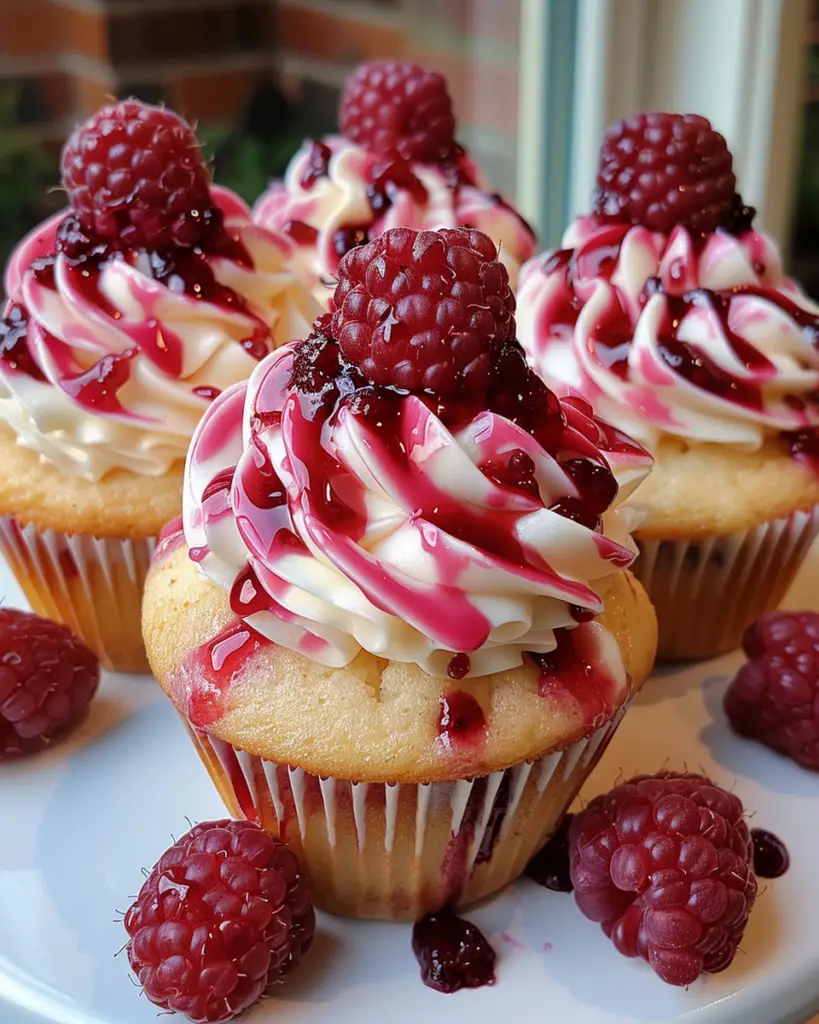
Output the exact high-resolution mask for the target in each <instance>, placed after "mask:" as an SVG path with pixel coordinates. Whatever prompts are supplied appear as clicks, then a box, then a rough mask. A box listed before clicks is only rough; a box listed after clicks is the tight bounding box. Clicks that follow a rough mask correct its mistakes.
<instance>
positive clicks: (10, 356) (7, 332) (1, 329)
mask: <svg viewBox="0 0 819 1024" xmlns="http://www.w3.org/2000/svg"><path fill="white" fill-rule="evenodd" d="M0 362H2V364H3V366H4V368H6V369H7V370H11V371H13V372H16V373H24V374H26V376H28V377H33V378H34V380H45V377H44V376H43V373H42V371H41V370H40V367H39V366H38V365H37V362H36V360H35V359H34V357H33V356H32V354H31V352H30V351H29V347H28V314H27V312H26V310H25V309H24V307H23V306H20V305H18V304H13V305H11V306H9V307H8V309H7V310H6V315H5V317H4V318H3V319H2V320H0Z"/></svg>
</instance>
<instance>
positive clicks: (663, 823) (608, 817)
mask: <svg viewBox="0 0 819 1024" xmlns="http://www.w3.org/2000/svg"><path fill="white" fill-rule="evenodd" d="M569 843H570V856H571V874H572V882H573V883H574V889H575V899H576V900H577V905H578V907H580V909H581V910H582V912H583V913H584V914H585V915H586V917H588V918H590V919H591V920H592V921H599V922H600V924H601V925H602V927H603V931H604V932H605V933H606V935H608V936H609V937H610V938H611V940H612V942H613V943H614V945H615V946H616V948H617V949H618V950H619V952H621V953H623V954H624V955H625V956H641V957H642V958H643V959H644V960H647V961H648V962H649V963H650V964H651V966H652V967H653V968H654V970H655V972H656V973H657V974H658V975H659V976H660V978H662V980H663V981H666V982H668V983H669V984H670V985H690V984H691V983H692V982H694V981H696V979H697V978H698V977H699V976H700V974H702V973H703V972H705V973H708V974H715V973H717V972H718V971H723V970H725V968H726V967H728V965H729V964H730V963H731V961H732V960H733V959H734V954H735V953H736V951H737V947H738V945H739V943H740V940H741V939H742V934H743V932H744V931H745V925H746V924H747V922H748V915H749V914H750V912H751V907H752V906H753V904H754V900H755V898H756V877H755V876H754V873H753V870H752V867H751V864H752V850H751V836H750V833H749V832H748V826H747V825H746V824H745V821H744V819H743V809H742V803H741V801H740V800H739V798H738V797H736V796H734V795H733V794H732V793H727V792H726V791H725V790H724V789H721V788H720V787H719V786H715V785H714V783H713V782H711V781H710V779H707V778H705V777H704V776H702V775H692V774H678V773H676V772H661V773H660V774H659V775H655V776H647V775H638V776H637V777H636V778H633V779H631V780H630V781H629V782H625V783H623V784H622V785H620V786H616V787H615V788H614V789H613V790H611V792H609V793H606V794H604V795H603V796H598V797H596V798H595V799H594V800H592V802H591V803H590V804H589V806H588V807H587V808H586V809H585V810H584V811H582V812H581V813H580V814H578V815H577V816H576V817H575V819H574V821H573V822H572V825H571V829H570V833H569Z"/></svg>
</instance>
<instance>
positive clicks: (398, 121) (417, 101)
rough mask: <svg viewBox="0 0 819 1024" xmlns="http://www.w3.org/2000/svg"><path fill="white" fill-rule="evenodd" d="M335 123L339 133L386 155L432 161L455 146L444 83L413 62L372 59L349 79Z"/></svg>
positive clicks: (446, 157) (451, 114)
mask: <svg viewBox="0 0 819 1024" xmlns="http://www.w3.org/2000/svg"><path fill="white" fill-rule="evenodd" d="M339 124H340V127H341V131H342V134H343V135H346V136H347V138H348V139H350V140H352V141H353V142H357V143H359V145H361V146H365V147H366V148H368V149H371V150H373V151H374V152H376V153H381V154H382V155H384V156H399V157H403V159H404V160H417V161H419V162H422V163H434V162H442V161H445V160H447V159H448V158H449V157H450V156H451V155H452V153H453V150H454V146H455V116H454V114H453V112H452V100H451V99H450V97H449V93H448V91H447V85H446V80H445V79H444V77H443V76H442V75H440V74H438V72H437V71H429V70H427V69H426V68H422V67H419V66H418V65H417V64H407V63H401V62H397V61H374V62H372V63H368V64H362V65H361V66H360V67H358V68H357V69H356V70H355V71H354V72H353V74H352V75H350V77H349V78H348V79H347V82H346V85H345V87H344V94H343V96H342V98H341V109H340V111H339Z"/></svg>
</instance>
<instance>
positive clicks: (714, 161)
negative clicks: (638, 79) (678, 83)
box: [594, 114, 736, 234]
mask: <svg viewBox="0 0 819 1024" xmlns="http://www.w3.org/2000/svg"><path fill="white" fill-rule="evenodd" d="M735 193H736V176H735V175H734V172H733V159H732V157H731V152H730V150H729V149H728V145H727V143H726V142H725V139H724V138H723V137H722V135H720V134H719V132H715V131H714V129H713V128H712V127H711V123H710V122H709V121H708V120H707V119H706V118H704V117H699V116H698V115H696V114H634V115H633V116H632V117H627V118H626V119H625V120H624V121H619V122H618V123H617V124H614V125H612V126H611V127H610V128H609V129H608V130H607V132H606V134H605V137H604V139H603V145H602V147H601V149H600V166H599V170H598V173H597V188H596V190H595V194H594V210H595V213H596V214H597V215H598V216H599V217H601V218H602V219H604V220H611V221H617V222H625V223H627V224H641V225H642V226H643V227H646V228H649V229H650V230H651V231H663V232H666V233H669V232H671V230H672V229H673V228H674V226H675V225H677V224H682V225H684V226H685V227H687V228H688V229H689V230H691V231H695V232H702V233H703V234H704V233H707V232H711V231H714V230H716V228H718V227H720V225H722V224H723V223H725V222H726V221H728V220H729V219H730V217H731V214H732V212H733V211H734V209H735V200H734V196H735Z"/></svg>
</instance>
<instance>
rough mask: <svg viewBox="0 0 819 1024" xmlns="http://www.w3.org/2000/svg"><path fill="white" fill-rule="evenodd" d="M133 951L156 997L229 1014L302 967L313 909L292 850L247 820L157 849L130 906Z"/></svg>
mask: <svg viewBox="0 0 819 1024" xmlns="http://www.w3.org/2000/svg"><path fill="white" fill-rule="evenodd" d="M125 930H126V931H127V932H128V935H129V936H130V938H129V941H128V946H127V949H128V960H129V961H130V964H131V967H132V969H133V970H134V972H135V973H136V975H137V977H138V978H139V982H140V984H141V985H142V987H143V989H144V991H145V994H146V995H147V997H148V998H149V999H150V1000H151V1002H152V1003H155V1004H156V1005H157V1006H161V1007H162V1008H163V1009H165V1010H175V1011H176V1012H178V1013H184V1014H186V1015H187V1016H188V1017H189V1018H190V1019H191V1020H192V1021H197V1022H199V1021H203V1022H204V1021H207V1022H210V1024H213V1022H218V1021H226V1020H230V1019H231V1018H233V1017H235V1016H237V1015H238V1014H240V1013H241V1012H242V1011H243V1010H246V1009H247V1008H248V1007H249V1006H251V1005H252V1004H253V1003H255V1002H256V1000H257V999H259V997H260V996H262V995H263V994H264V992H265V991H266V990H267V989H268V987H269V986H270V985H272V984H273V983H274V982H276V981H279V980H280V979H281V978H282V977H284V975H286V974H288V973H289V972H290V971H291V970H292V969H293V968H294V967H296V966H298V964H299V961H300V960H301V957H302V954H303V953H305V952H307V950H308V949H309V947H310V943H311V942H312V941H313V932H314V930H315V915H314V912H313V902H312V899H311V897H310V889H309V887H308V884H307V880H306V878H305V877H304V875H303V874H302V873H301V870H300V868H299V863H298V861H297V860H296V857H295V854H294V853H293V852H292V851H291V850H289V849H288V847H287V846H286V845H285V844H284V843H283V842H282V841H281V840H280V839H276V838H274V837H273V836H272V835H269V834H268V833H267V832H265V831H264V830H263V829H261V828H259V826H258V825H255V824H253V823H252V822H249V821H227V820H225V821H209V822H203V823H202V824H201V825H197V826H195V828H192V829H191V830H190V832H188V833H187V835H184V836H182V838H181V839H180V840H179V841H178V842H176V843H174V845H173V846H172V847H171V848H170V849H169V850H167V851H166V852H165V853H163V855H162V856H161V857H160V859H159V861H158V862H157V864H156V865H155V866H154V868H153V870H152V871H151V873H150V875H148V878H147V879H146V881H145V883H144V885H143V886H142V888H141V889H140V892H139V896H137V899H136V902H135V903H134V904H133V905H132V906H131V907H130V908H129V909H128V912H127V913H126V915H125Z"/></svg>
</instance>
